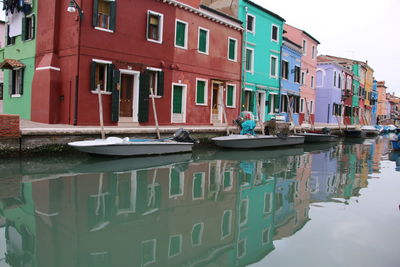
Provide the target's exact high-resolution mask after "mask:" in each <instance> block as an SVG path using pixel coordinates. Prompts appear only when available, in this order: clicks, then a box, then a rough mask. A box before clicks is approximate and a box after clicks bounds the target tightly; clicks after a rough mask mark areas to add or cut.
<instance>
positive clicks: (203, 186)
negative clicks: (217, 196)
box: [192, 172, 206, 200]
mask: <svg viewBox="0 0 400 267" xmlns="http://www.w3.org/2000/svg"><path fill="white" fill-rule="evenodd" d="M196 174H201V190H202V195H201V196H200V197H194V185H195V183H194V180H195V178H196V176H195V175H196ZM192 179H193V180H192V181H193V182H192V199H193V200H201V199H204V194H205V184H206V182H205V181H206V173H205V172H195V173H193V178H192Z"/></svg>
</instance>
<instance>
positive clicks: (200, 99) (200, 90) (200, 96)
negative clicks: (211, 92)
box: [196, 81, 206, 104]
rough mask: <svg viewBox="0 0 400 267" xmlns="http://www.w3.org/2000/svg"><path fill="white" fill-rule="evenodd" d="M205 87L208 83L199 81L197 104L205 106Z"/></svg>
mask: <svg viewBox="0 0 400 267" xmlns="http://www.w3.org/2000/svg"><path fill="white" fill-rule="evenodd" d="M205 87H206V83H205V82H204V81H197V91H196V103H197V104H205V103H206V101H205V99H204V98H205V97H204V96H205Z"/></svg>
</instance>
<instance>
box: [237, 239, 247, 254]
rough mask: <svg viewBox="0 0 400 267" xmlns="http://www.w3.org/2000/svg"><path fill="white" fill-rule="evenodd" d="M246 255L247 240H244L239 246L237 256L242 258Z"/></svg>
mask: <svg viewBox="0 0 400 267" xmlns="http://www.w3.org/2000/svg"><path fill="white" fill-rule="evenodd" d="M245 255H246V239H242V240H240V241H239V242H238V244H237V256H238V258H242V257H244V256H245Z"/></svg>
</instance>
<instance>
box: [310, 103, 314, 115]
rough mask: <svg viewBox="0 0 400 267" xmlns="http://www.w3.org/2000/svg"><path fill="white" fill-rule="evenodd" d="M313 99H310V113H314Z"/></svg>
mask: <svg viewBox="0 0 400 267" xmlns="http://www.w3.org/2000/svg"><path fill="white" fill-rule="evenodd" d="M313 104H314V103H313V101H312V100H311V101H310V114H312V113H314V105H313Z"/></svg>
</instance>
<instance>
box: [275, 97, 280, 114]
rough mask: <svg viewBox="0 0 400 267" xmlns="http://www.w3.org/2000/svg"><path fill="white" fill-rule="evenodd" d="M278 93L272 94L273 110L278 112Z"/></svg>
mask: <svg viewBox="0 0 400 267" xmlns="http://www.w3.org/2000/svg"><path fill="white" fill-rule="evenodd" d="M279 102H280V99H279V95H274V112H279Z"/></svg>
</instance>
